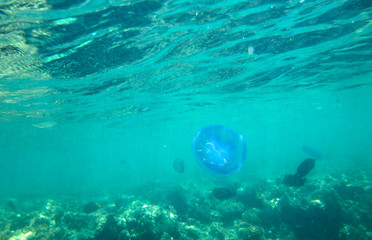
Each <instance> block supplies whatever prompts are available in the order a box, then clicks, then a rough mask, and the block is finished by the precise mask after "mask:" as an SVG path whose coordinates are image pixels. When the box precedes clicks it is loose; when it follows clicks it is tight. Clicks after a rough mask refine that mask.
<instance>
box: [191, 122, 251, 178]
mask: <svg viewBox="0 0 372 240" xmlns="http://www.w3.org/2000/svg"><path fill="white" fill-rule="evenodd" d="M246 152H247V144H246V142H245V140H244V138H243V136H242V135H240V134H239V133H237V132H235V131H234V130H232V129H230V128H227V127H225V126H222V125H212V126H207V127H205V128H203V129H201V130H200V131H199V132H198V133H197V134H196V136H195V138H194V140H193V153H194V157H195V160H196V162H197V163H198V164H199V165H200V167H201V168H202V169H204V170H205V171H207V172H208V173H210V174H212V175H214V176H217V177H226V176H230V175H232V174H233V173H236V172H238V171H239V170H240V169H241V168H242V166H243V164H244V161H245V156H246Z"/></svg>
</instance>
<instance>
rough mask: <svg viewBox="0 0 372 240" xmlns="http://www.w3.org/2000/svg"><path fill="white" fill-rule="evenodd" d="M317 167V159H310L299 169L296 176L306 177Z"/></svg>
mask: <svg viewBox="0 0 372 240" xmlns="http://www.w3.org/2000/svg"><path fill="white" fill-rule="evenodd" d="M314 166H315V159H312V158H308V159H306V160H304V161H303V162H302V163H301V164H300V165H299V166H298V167H297V173H296V175H297V176H299V177H305V176H306V175H307V174H308V173H309V172H310V171H311V169H313V168H314Z"/></svg>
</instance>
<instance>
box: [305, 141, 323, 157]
mask: <svg viewBox="0 0 372 240" xmlns="http://www.w3.org/2000/svg"><path fill="white" fill-rule="evenodd" d="M302 151H303V152H304V153H306V154H307V155H309V156H310V157H312V158H314V159H318V160H319V159H321V158H322V154H321V153H320V152H319V151H318V150H316V149H315V148H313V147H310V146H306V145H305V146H302Z"/></svg>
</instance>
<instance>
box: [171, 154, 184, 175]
mask: <svg viewBox="0 0 372 240" xmlns="http://www.w3.org/2000/svg"><path fill="white" fill-rule="evenodd" d="M173 168H174V170H176V172H178V173H183V172H184V171H185V162H184V161H183V160H182V159H179V158H176V159H175V160H174V162H173Z"/></svg>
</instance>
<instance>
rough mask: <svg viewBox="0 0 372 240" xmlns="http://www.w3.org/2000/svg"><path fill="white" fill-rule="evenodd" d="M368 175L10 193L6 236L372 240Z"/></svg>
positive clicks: (3, 221) (1, 226) (0, 222)
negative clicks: (291, 182) (84, 192)
mask: <svg viewBox="0 0 372 240" xmlns="http://www.w3.org/2000/svg"><path fill="white" fill-rule="evenodd" d="M366 174H367V173H362V172H360V173H359V174H358V176H357V177H356V176H355V175H354V174H353V175H352V176H351V175H350V176H346V175H340V176H325V177H321V178H311V180H309V181H308V183H307V184H306V185H305V186H303V187H301V188H293V187H287V186H285V185H283V184H282V183H281V181H282V179H277V180H275V181H269V180H265V181H258V182H255V183H244V184H241V183H229V184H228V185H212V184H210V185H208V186H204V187H201V186H200V185H196V184H194V183H191V182H188V183H184V184H182V185H181V186H174V187H169V186H167V185H166V184H155V183H154V184H148V185H146V186H144V187H143V188H141V189H137V190H136V191H132V192H130V193H125V194H98V193H97V194H96V196H95V197H93V196H91V197H89V199H80V198H78V197H71V196H70V197H67V196H65V197H50V196H49V197H48V198H44V197H40V196H38V197H36V196H33V197H32V196H28V197H27V198H26V197H22V198H21V197H19V198H9V199H5V200H4V201H3V203H2V205H1V214H0V231H1V233H0V239H1V240H2V239H10V240H16V239H29V240H33V239H37V240H41V239H79V240H80V239H81V240H88V239H96V240H105V239H113V240H115V239H118V240H119V239H120V240H126V239H136V240H137V239H141V240H145V239H146V240H151V239H162V240H169V239H217V240H222V239H226V240H227V239H242V240H244V239H256V240H261V239H286V240H291V239H301V240H307V239H312V240H313V239H327V240H332V239H361V240H362V239H372V184H371V182H370V181H369V180H368V175H366ZM97 196H100V197H97Z"/></svg>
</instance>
